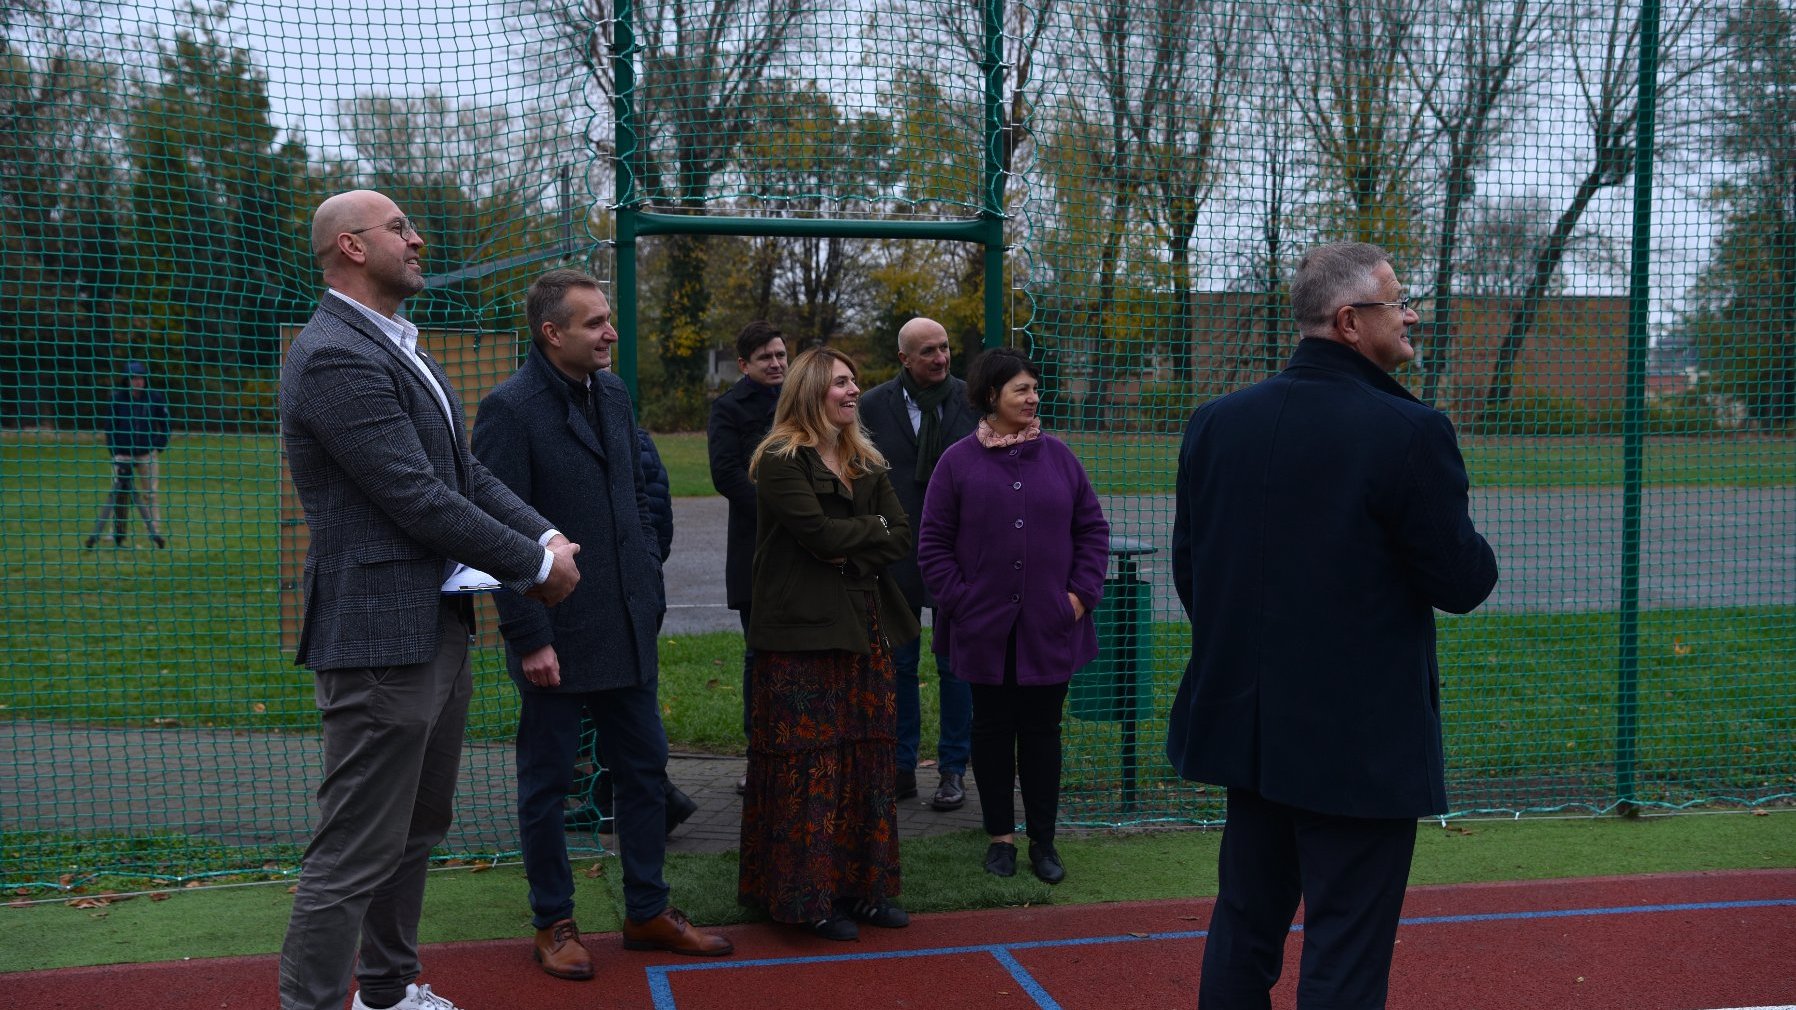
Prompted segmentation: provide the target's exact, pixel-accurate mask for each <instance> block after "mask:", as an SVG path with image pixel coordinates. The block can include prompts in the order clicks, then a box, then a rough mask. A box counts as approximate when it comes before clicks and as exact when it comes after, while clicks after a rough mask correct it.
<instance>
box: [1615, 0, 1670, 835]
mask: <svg viewBox="0 0 1796 1010" xmlns="http://www.w3.org/2000/svg"><path fill="white" fill-rule="evenodd" d="M1639 89H1640V96H1639V100H1640V119H1639V135H1638V136H1637V137H1636V138H1635V141H1636V143H1635V146H1634V233H1633V238H1632V248H1631V249H1630V263H1629V273H1628V356H1627V378H1626V381H1627V389H1626V399H1625V401H1624V407H1623V409H1624V414H1623V427H1622V450H1621V461H1622V462H1621V466H1622V470H1621V612H1620V615H1619V618H1620V619H1619V620H1618V621H1617V625H1618V631H1619V636H1620V640H1619V642H1618V643H1617V657H1616V659H1617V662H1616V667H1617V674H1616V688H1615V794H1616V800H1617V808H1618V809H1619V810H1620V811H1621V812H1623V813H1631V812H1632V811H1633V809H1634V803H1635V801H1636V799H1637V790H1636V785H1635V777H1634V773H1635V761H1636V757H1635V745H1636V742H1637V738H1638V736H1639V725H1638V721H1637V720H1638V715H1639V690H1640V526H1641V518H1642V517H1641V494H1642V489H1641V485H1642V483H1643V481H1644V479H1645V473H1646V343H1647V299H1648V296H1649V295H1650V294H1651V288H1650V286H1649V282H1650V278H1649V277H1648V272H1649V269H1650V268H1651V266H1652V234H1653V229H1652V211H1653V127H1654V122H1655V120H1656V118H1657V114H1658V101H1659V0H1644V2H1643V3H1642V4H1641V7H1640V85H1639Z"/></svg>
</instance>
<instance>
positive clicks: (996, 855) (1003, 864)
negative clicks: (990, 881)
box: [985, 842, 1016, 877]
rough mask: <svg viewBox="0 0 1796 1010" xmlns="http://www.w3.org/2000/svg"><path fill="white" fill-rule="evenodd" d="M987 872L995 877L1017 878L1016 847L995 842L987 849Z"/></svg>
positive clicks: (1006, 843)
mask: <svg viewBox="0 0 1796 1010" xmlns="http://www.w3.org/2000/svg"><path fill="white" fill-rule="evenodd" d="M985 872H987V873H989V874H991V875H992V876H994V877H1014V876H1016V846H1014V845H1012V844H1010V843H1009V842H993V843H991V844H990V845H988V846H986V847H985Z"/></svg>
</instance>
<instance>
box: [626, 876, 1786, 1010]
mask: <svg viewBox="0 0 1796 1010" xmlns="http://www.w3.org/2000/svg"><path fill="white" fill-rule="evenodd" d="M1736 908H1796V898H1759V899H1749V900H1740V901H1695V902H1683V903H1680V904H1668V905H1622V906H1617V907H1613V908H1565V909H1545V910H1539V911H1532V912H1479V913H1470V914H1466V915H1423V916H1415V917H1413V918H1406V919H1402V920H1399V925H1402V926H1438V925H1452V924H1455V923H1464V922H1525V921H1528V920H1531V919H1572V918H1579V917H1589V916H1604V915H1640V914H1644V913H1652V912H1716V911H1726V910H1728V909H1736ZM1302 929H1303V926H1302V925H1301V924H1300V925H1294V926H1292V927H1291V931H1292V932H1293V933H1296V932H1301V931H1302ZM1207 932H1208V931H1207V930H1202V929H1190V930H1179V931H1176V932H1170V933H1122V934H1118V935H1114V936H1081V937H1074V938H1072V939H1067V940H1025V941H1022V942H1019V943H982V944H971V945H968V946H964V947H924V948H919V949H916V950H882V951H868V952H866V953H860V954H813V955H809V956H805V957H763V958H755V959H754V960H749V961H710V962H705V963H702V964H658V965H653V966H651V967H649V968H645V969H644V971H645V972H647V974H648V983H649V995H650V996H651V997H652V998H653V999H654V1004H655V1010H677V1004H676V1003H675V1001H674V995H673V984H672V979H671V978H670V977H669V976H671V975H673V974H674V973H675V972H688V971H729V970H732V969H736V968H769V967H784V966H788V965H803V964H845V963H851V962H855V961H890V960H897V959H900V958H913V957H943V956H951V955H957V954H989V955H991V956H992V957H993V958H995V959H996V960H997V961H998V963H999V964H1000V965H1002V966H1003V967H1004V969H1005V970H1006V971H1007V972H1009V973H1010V976H1011V977H1012V978H1014V979H1016V982H1017V984H1018V985H1019V986H1021V987H1022V989H1023V991H1024V992H1026V993H1028V994H1029V997H1030V998H1031V999H1032V1000H1034V1001H1035V1005H1036V1006H1038V1007H1040V1008H1041V1010H1061V1007H1060V1004H1059V1003H1057V1002H1055V1001H1054V998H1053V997H1052V996H1050V995H1048V992H1047V990H1046V989H1043V988H1042V986H1041V983H1040V982H1037V981H1036V980H1035V977H1034V976H1033V975H1031V974H1029V970H1028V969H1027V968H1024V967H1023V965H1022V963H1021V962H1019V961H1017V959H1016V957H1015V956H1014V954H1013V952H1014V951H1019V950H1043V949H1047V948H1053V947H1086V946H1091V945H1094V944H1101V943H1141V942H1148V941H1153V942H1164V941H1168V940H1196V939H1201V938H1202V937H1204V936H1205V935H1207Z"/></svg>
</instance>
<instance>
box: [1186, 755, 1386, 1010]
mask: <svg viewBox="0 0 1796 1010" xmlns="http://www.w3.org/2000/svg"><path fill="white" fill-rule="evenodd" d="M1415 848H1416V820H1415V818H1413V817H1406V818H1400V819H1395V820H1384V819H1369V818H1359V817H1336V816H1332V815H1329V814H1318V813H1313V812H1311V811H1308V810H1300V809H1298V808H1296V807H1290V806H1286V805H1284V804H1282V803H1274V802H1273V801H1271V800H1268V799H1266V798H1265V797H1264V796H1261V795H1260V794H1259V793H1257V792H1254V791H1253V790H1251V789H1230V790H1229V791H1228V820H1227V821H1226V822H1225V823H1224V825H1223V828H1222V851H1221V854H1220V855H1219V856H1218V858H1217V868H1218V871H1219V877H1220V887H1219V888H1218V894H1217V895H1216V908H1215V910H1214V911H1213V912H1211V914H1210V935H1209V937H1208V938H1207V939H1206V940H1205V941H1204V964H1203V972H1202V974H1201V975H1200V976H1199V979H1200V981H1199V982H1198V995H1197V1005H1198V1007H1199V1008H1200V1010H1265V1008H1267V1007H1270V1006H1271V1005H1272V1004H1271V996H1270V993H1271V991H1272V987H1273V986H1274V985H1275V984H1277V982H1278V976H1279V973H1280V971H1281V970H1282V969H1283V967H1284V960H1285V953H1284V952H1285V939H1286V937H1288V936H1289V935H1290V930H1291V919H1292V917H1293V916H1294V915H1295V914H1296V912H1297V902H1298V899H1300V898H1301V899H1302V901H1303V959H1302V963H1301V965H1300V967H1299V969H1298V978H1297V1005H1298V1006H1299V1007H1301V1008H1303V1010H1365V1008H1374V1007H1383V1006H1384V1005H1385V994H1386V991H1387V989H1388V988H1389V984H1390V976H1391V951H1392V949H1393V947H1394V946H1395V944H1396V941H1397V919H1398V917H1399V915H1400V914H1401V913H1402V911H1403V888H1404V885H1405V884H1406V883H1407V882H1408V880H1409V863H1410V857H1411V856H1412V855H1414V853H1415Z"/></svg>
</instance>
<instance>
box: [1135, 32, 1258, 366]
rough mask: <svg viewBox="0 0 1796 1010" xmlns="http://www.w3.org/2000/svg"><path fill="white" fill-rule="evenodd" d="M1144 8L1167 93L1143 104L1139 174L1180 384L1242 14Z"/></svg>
mask: <svg viewBox="0 0 1796 1010" xmlns="http://www.w3.org/2000/svg"><path fill="white" fill-rule="evenodd" d="M1151 9H1152V11H1153V14H1154V26H1153V33H1152V39H1153V45H1154V48H1155V56H1154V59H1155V62H1156V63H1157V64H1160V65H1163V66H1165V67H1166V73H1165V75H1164V77H1163V78H1161V79H1160V80H1158V81H1156V82H1155V85H1154V86H1156V87H1160V88H1164V89H1166V91H1167V94H1166V95H1165V96H1163V97H1158V98H1156V99H1155V100H1153V101H1152V103H1151V104H1152V106H1153V107H1155V108H1157V109H1159V110H1161V112H1162V114H1161V115H1160V116H1159V117H1158V118H1157V120H1156V121H1154V122H1151V123H1148V124H1147V128H1146V132H1147V134H1148V136H1149V137H1150V138H1151V144H1150V145H1149V147H1148V150H1147V152H1146V165H1145V166H1144V173H1145V176H1146V184H1147V191H1148V193H1149V195H1150V197H1151V200H1150V211H1151V212H1152V213H1153V214H1154V215H1155V216H1156V217H1157V218H1158V219H1159V223H1160V226H1161V227H1162V228H1163V229H1164V231H1165V235H1166V248H1167V254H1168V257H1169V258H1170V260H1171V265H1172V283H1173V292H1174V294H1173V297H1174V299H1175V302H1176V305H1175V309H1174V316H1173V326H1172V339H1171V341H1170V343H1171V345H1172V352H1173V360H1174V361H1175V362H1176V364H1175V366H1174V377H1175V381H1177V382H1178V383H1180V384H1181V385H1183V384H1186V383H1188V382H1189V381H1190V379H1191V373H1192V365H1193V351H1194V346H1193V345H1194V341H1195V333H1194V327H1195V326H1196V322H1197V292H1196V285H1195V282H1194V280H1193V277H1192V271H1193V268H1194V266H1195V264H1194V263H1193V260H1192V256H1191V251H1192V246H1193V245H1194V244H1195V243H1196V242H1197V240H1198V234H1197V231H1198V224H1199V222H1200V221H1201V220H1202V216H1203V211H1204V206H1205V204H1206V203H1208V202H1209V198H1210V194H1211V192H1212V190H1213V189H1214V186H1215V181H1216V164H1215V163H1216V153H1217V146H1218V144H1219V142H1220V140H1221V138H1222V136H1223V129H1224V126H1225V123H1226V121H1227V118H1228V114H1229V111H1230V109H1231V107H1232V106H1233V105H1234V103H1235V102H1236V101H1237V100H1238V95H1237V88H1238V85H1239V84H1240V83H1241V77H1240V74H1239V72H1238V70H1239V63H1240V61H1241V59H1242V57H1243V55H1244V54H1243V48H1244V46H1243V40H1242V39H1241V37H1240V36H1241V35H1242V34H1244V33H1243V32H1242V31H1241V26H1242V24H1243V22H1244V21H1245V20H1246V15H1245V14H1244V13H1243V7H1242V5H1241V4H1238V3H1234V2H1233V0H1160V2H1157V3H1155V4H1154V5H1153V6H1152V8H1151Z"/></svg>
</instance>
